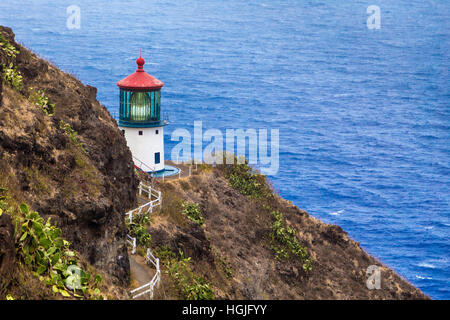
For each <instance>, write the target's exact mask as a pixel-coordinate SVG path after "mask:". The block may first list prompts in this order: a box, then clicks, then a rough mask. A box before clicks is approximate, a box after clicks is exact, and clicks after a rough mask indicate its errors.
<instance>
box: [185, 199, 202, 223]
mask: <svg viewBox="0 0 450 320" xmlns="http://www.w3.org/2000/svg"><path fill="white" fill-rule="evenodd" d="M181 206H182V207H183V214H184V215H185V216H187V217H188V218H189V220H192V221H193V222H195V223H196V224H198V225H199V226H201V225H203V223H204V222H205V220H204V219H203V217H202V211H201V210H200V208H199V207H198V203H190V202H183V203H182V204H181Z"/></svg>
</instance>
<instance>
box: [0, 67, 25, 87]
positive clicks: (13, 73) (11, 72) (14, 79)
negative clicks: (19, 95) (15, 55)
mask: <svg viewBox="0 0 450 320" xmlns="http://www.w3.org/2000/svg"><path fill="white" fill-rule="evenodd" d="M2 67H3V79H2V80H3V81H4V82H6V83H8V84H9V85H10V86H11V87H13V88H14V89H16V90H18V91H21V90H22V87H23V83H22V80H23V78H22V75H21V74H20V71H17V66H14V64H13V63H12V62H10V63H9V65H6V64H3V66H2Z"/></svg>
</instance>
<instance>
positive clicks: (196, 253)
mask: <svg viewBox="0 0 450 320" xmlns="http://www.w3.org/2000/svg"><path fill="white" fill-rule="evenodd" d="M238 167H239V166H238ZM201 168H202V169H200V168H199V170H198V172H196V171H193V172H194V175H193V176H191V177H186V178H182V179H179V180H174V181H166V182H165V183H161V184H160V185H159V186H160V188H161V189H162V190H163V199H164V200H163V208H162V211H161V212H160V213H157V214H155V215H154V216H153V218H152V221H151V222H150V226H149V227H148V230H149V233H150V234H151V235H152V247H153V250H154V252H156V253H157V254H159V253H160V252H164V254H160V258H161V260H162V261H163V269H164V268H167V267H168V268H169V269H170V268H171V266H170V265H173V262H171V263H170V264H169V266H168V265H167V263H164V261H165V258H166V256H167V251H168V250H169V251H171V252H173V253H178V252H183V255H184V256H188V257H191V258H192V269H193V271H194V272H195V273H196V274H198V275H200V276H202V277H204V279H205V281H207V282H208V283H210V284H211V288H212V290H213V291H214V294H215V297H216V298H221V299H427V296H426V295H424V294H423V293H422V292H421V291H420V290H419V289H417V288H415V287H414V286H413V285H411V284H410V283H409V282H408V281H406V280H405V279H403V278H402V277H401V276H399V275H398V274H397V273H395V272H394V271H393V270H392V269H390V268H389V267H387V266H385V265H384V264H383V263H381V262H380V261H378V260H377V259H375V258H373V257H371V256H370V255H369V254H367V253H366V252H365V251H364V250H363V249H362V248H361V247H360V245H359V243H358V242H355V241H354V240H352V239H351V238H350V237H349V236H348V235H347V233H346V232H345V231H344V230H342V228H340V227H339V226H336V225H329V224H325V223H323V222H321V221H320V220H318V219H315V218H314V217H312V216H310V215H309V214H308V213H307V212H306V211H304V210H300V209H299V208H297V207H296V206H294V205H293V204H292V203H290V202H289V201H286V200H284V199H282V198H281V197H280V196H278V195H276V193H274V191H273V189H272V187H271V186H270V184H269V183H268V182H267V181H265V178H264V177H263V176H261V175H258V174H252V173H251V171H250V168H248V167H247V166H245V165H242V166H241V168H240V169H238V170H236V166H234V167H233V166H231V167H229V166H217V167H211V166H205V165H202V166H201ZM230 171H231V173H230ZM186 203H193V204H198V209H199V212H201V216H202V218H203V220H204V222H203V223H202V224H201V225H199V224H198V223H195V222H194V221H192V220H191V219H189V218H187V216H186V214H185V213H186V209H185V208H186V206H185V205H184V206H183V204H186ZM274 213H277V214H274ZM291 234H293V236H291ZM296 239H297V240H298V242H297V240H296ZM161 248H163V250H161ZM299 250H300V251H302V250H304V254H301V255H296V253H297V252H296V251H299ZM291 253H293V254H291ZM298 257H303V258H301V259H298ZM305 259H309V260H310V261H311V263H310V267H308V265H306V266H305ZM372 265H373V266H377V267H378V268H379V269H378V270H379V271H380V274H379V275H380V278H379V279H380V283H379V284H380V287H379V288H378V289H377V288H376V287H375V282H372V283H373V284H374V287H373V289H369V288H368V287H367V280H368V279H369V276H370V275H372V272H373V270H372V271H370V269H369V273H367V270H368V267H369V266H372ZM168 274H169V276H165V278H164V277H163V281H165V287H164V288H163V289H162V290H160V291H159V292H158V297H159V298H161V299H167V298H168V297H169V298H172V299H178V298H180V292H181V298H183V293H182V292H183V290H181V291H180V288H179V281H177V280H176V279H175V281H174V279H173V274H172V277H171V276H170V274H171V273H170V271H169V272H168ZM175 278H176V277H175ZM171 283H172V284H173V286H172V287H171V285H170V284H171Z"/></svg>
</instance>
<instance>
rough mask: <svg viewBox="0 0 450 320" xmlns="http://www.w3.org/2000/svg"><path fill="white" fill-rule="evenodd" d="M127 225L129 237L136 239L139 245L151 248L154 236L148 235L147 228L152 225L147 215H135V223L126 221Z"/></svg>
mask: <svg viewBox="0 0 450 320" xmlns="http://www.w3.org/2000/svg"><path fill="white" fill-rule="evenodd" d="M126 224H127V227H128V233H129V235H130V236H132V237H135V238H136V241H137V244H138V245H141V246H144V247H150V243H151V242H152V236H151V235H150V233H148V231H147V227H146V226H148V225H149V224H150V218H149V217H148V215H147V214H141V215H135V216H133V222H131V223H129V222H128V220H126Z"/></svg>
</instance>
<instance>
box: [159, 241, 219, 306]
mask: <svg viewBox="0 0 450 320" xmlns="http://www.w3.org/2000/svg"><path fill="white" fill-rule="evenodd" d="M179 253H180V257H179V258H178V259H175V258H171V259H169V260H168V263H167V264H168V265H167V273H168V274H169V275H170V276H171V277H172V278H173V279H174V280H175V283H176V285H177V287H178V289H179V290H180V292H181V294H182V295H183V297H184V299H186V300H214V299H215V297H214V292H213V291H212V289H211V285H210V284H209V283H207V282H206V280H205V279H204V278H203V277H201V276H198V275H196V274H194V272H193V271H192V268H191V263H192V260H191V258H190V257H188V258H185V257H184V254H183V252H182V251H181V250H180V251H179Z"/></svg>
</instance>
